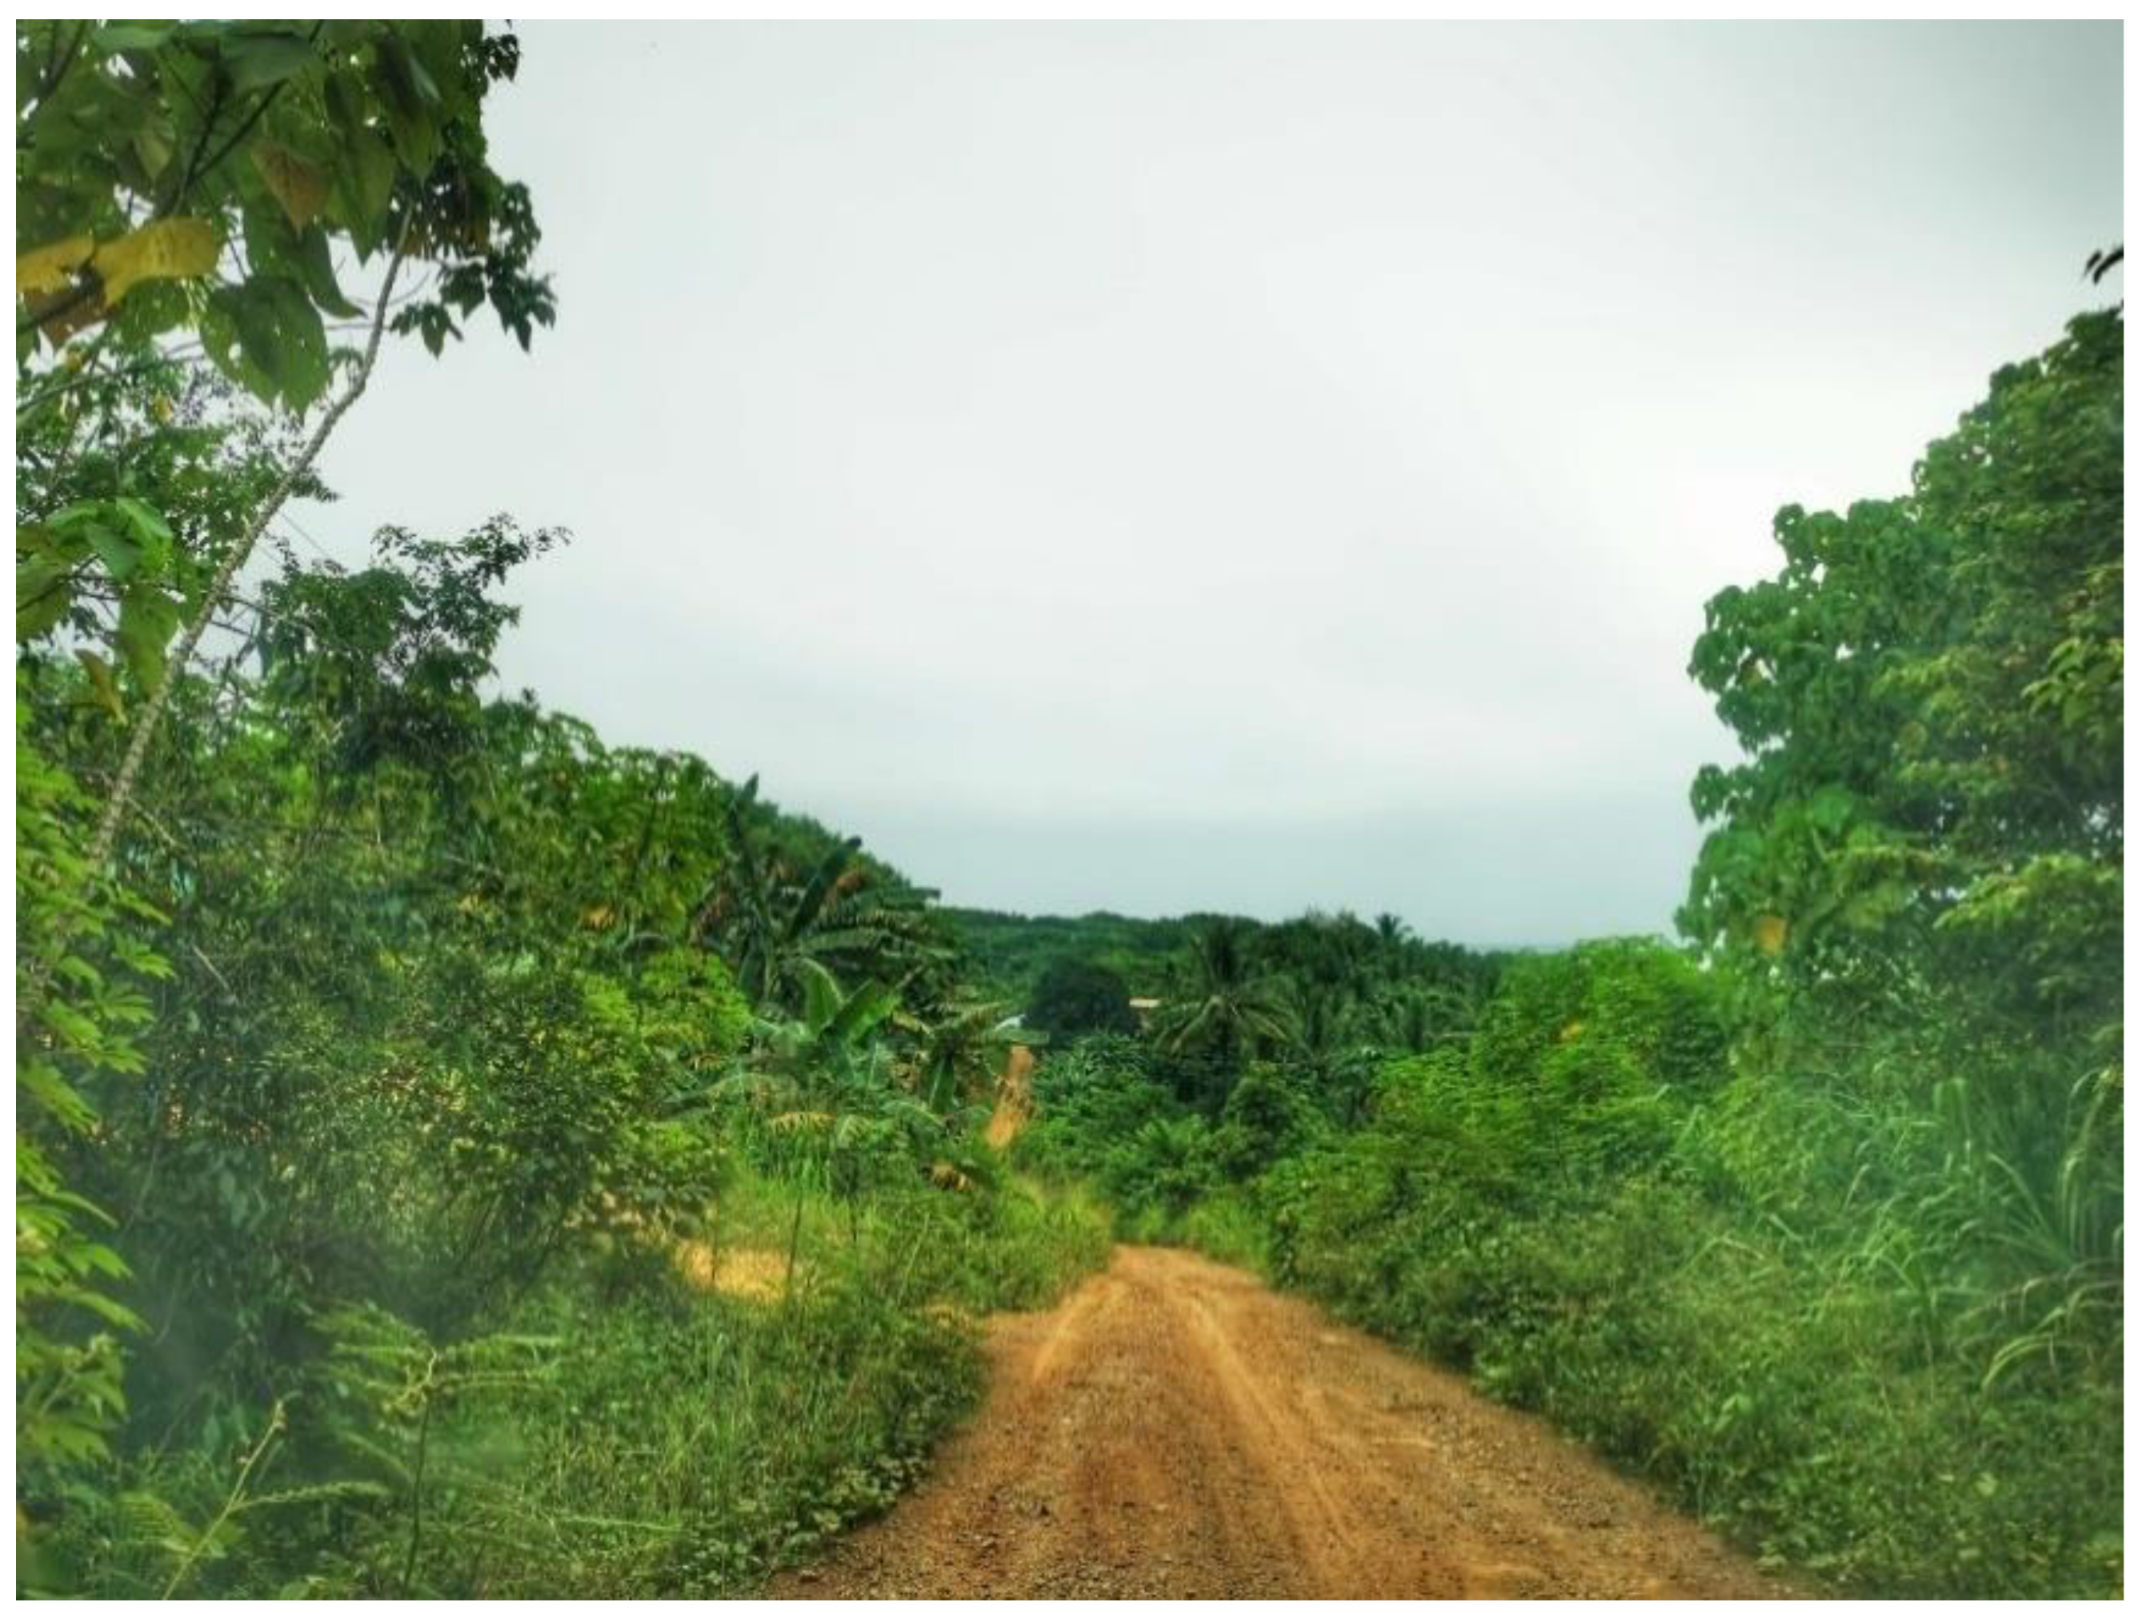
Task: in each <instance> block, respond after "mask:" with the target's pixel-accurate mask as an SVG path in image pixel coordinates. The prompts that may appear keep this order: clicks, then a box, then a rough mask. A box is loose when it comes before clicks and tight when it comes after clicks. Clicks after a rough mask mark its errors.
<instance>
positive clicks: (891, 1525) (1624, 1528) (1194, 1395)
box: [771, 1248, 1792, 1598]
mask: <svg viewBox="0 0 2138 1614" xmlns="http://www.w3.org/2000/svg"><path fill="white" fill-rule="evenodd" d="M989 1354H990V1357H991V1360H992V1367H993V1376H992V1381H991V1388H990V1390H989V1394H988V1400H987V1404H986V1406H985V1408H984V1409H983V1410H982V1411H981V1413H980V1414H979V1416H978V1417H977V1418H976V1419H975V1420H974V1422H973V1424H972V1425H971V1426H970V1427H969V1428H967V1429H966V1430H964V1431H963V1432H961V1433H960V1434H958V1435H957V1436H955V1437H954V1438H953V1439H952V1440H951V1441H950V1442H949V1443H948V1444H947V1445H946V1446H945V1448H944V1450H943V1453H942V1455H941V1458H940V1460H939V1462H938V1464H937V1466H936V1470H935V1472H934V1473H933V1474H932V1475H931V1476H930V1478H929V1479H928V1480H927V1482H926V1483H925V1484H923V1485H922V1487H921V1488H920V1489H919V1490H918V1491H916V1492H915V1493H914V1494H913V1495H912V1496H911V1497H910V1498H908V1499H907V1500H906V1501H905V1502H903V1503H901V1504H900V1505H899V1506H898V1507H897V1508H896V1509H894V1510H893V1511H892V1512H891V1513H890V1514H889V1515H888V1516H887V1517H886V1518H884V1519H881V1520H879V1521H877V1522H876V1523H874V1524H871V1525H868V1526H866V1527H864V1528H863V1529H861V1530H859V1531H857V1532H856V1533H855V1534H853V1535H852V1536H849V1537H848V1538H846V1539H845V1540H844V1541H843V1542H841V1543H840V1544H839V1545H838V1546H837V1547H836V1548H834V1549H833V1551H832V1552H831V1554H830V1555H829V1556H828V1557H827V1558H826V1559H825V1560H824V1561H823V1562H822V1563H820V1564H819V1565H817V1566H815V1567H814V1568H811V1569H805V1570H801V1571H798V1572H792V1573H789V1574H786V1575H783V1576H781V1577H780V1578H779V1579H778V1580H777V1581H776V1582H775V1583H774V1585H773V1586H772V1587H771V1593H772V1595H774V1596H783V1597H821V1598H848V1597H1036V1598H1047V1597H1786V1596H1790V1595H1792V1594H1791V1591H1790V1589H1789V1588H1787V1587H1785V1586H1783V1585H1782V1584H1781V1583H1779V1582H1777V1581H1774V1580H1772V1579H1770V1578H1768V1577H1766V1576H1764V1575H1763V1574H1761V1573H1760V1571H1759V1570H1757V1569H1756V1568H1754V1567H1753V1566H1752V1565H1751V1564H1750V1563H1749V1562H1747V1561H1746V1560H1745V1559H1744V1558H1743V1557H1742V1556H1741V1555H1740V1554H1738V1553H1736V1552H1734V1551H1733V1550H1731V1549H1730V1548H1729V1547H1727V1546H1725V1545H1723V1544H1722V1543H1721V1542H1720V1541H1718V1540H1717V1539H1716V1538H1714V1537H1713V1536H1711V1535H1709V1534H1708V1533H1707V1532H1705V1531H1704V1530H1702V1529H1701V1528H1700V1527H1699V1526H1698V1525H1696V1524H1693V1523H1691V1522H1690V1521H1688V1520H1686V1519H1684V1518H1681V1517H1679V1516H1678V1515H1676V1514H1673V1513H1671V1512H1669V1511H1668V1510H1667V1509H1665V1508H1663V1507H1662V1506H1660V1505H1659V1504H1658V1503H1657V1502H1656V1501H1655V1500H1654V1499H1653V1498H1652V1497H1650V1496H1649V1495H1648V1494H1647V1493H1646V1492H1645V1491H1644V1490H1642V1489H1641V1488H1640V1487H1639V1486H1638V1485H1636V1484H1634V1483H1632V1482H1631V1481H1629V1480H1626V1479H1624V1478H1621V1477H1620V1476H1618V1475H1616V1474H1613V1473H1612V1472H1611V1471H1610V1470H1609V1469H1607V1468H1606V1467H1604V1466H1603V1464H1601V1463H1600V1462H1598V1461H1597V1460H1596V1459H1595V1458H1593V1457H1591V1456H1589V1455H1588V1454H1587V1453H1586V1452H1584V1451H1583V1450H1581V1449H1580V1448H1579V1447H1577V1446H1575V1445H1573V1444H1572V1443H1570V1442H1569V1441H1567V1440H1566V1439H1564V1438H1563V1437H1561V1436H1559V1435H1556V1434H1554V1433H1553V1432H1552V1431H1551V1430H1550V1429H1548V1428H1547V1427H1545V1426H1544V1425H1543V1424H1541V1423H1539V1422H1537V1421H1536V1420H1535V1419H1533V1418H1528V1417H1525V1416H1523V1415H1521V1414H1519V1413H1514V1412H1510V1411H1508V1410H1507V1409H1506V1408H1503V1407H1498V1406H1495V1405H1493V1404H1492V1403H1490V1402H1488V1401H1485V1400H1483V1399H1482V1398H1480V1397H1479V1396H1478V1395H1477V1394H1476V1393H1475V1392H1474V1391H1472V1390H1470V1389H1469V1388H1468V1387H1467V1386H1466V1385H1464V1384H1463V1382H1462V1381H1461V1380H1460V1379H1458V1378H1455V1377H1453V1376H1452V1375H1449V1374H1447V1373H1444V1372H1441V1371H1439V1370H1437V1369H1435V1368H1432V1367H1429V1366H1427V1365H1426V1364H1424V1363H1422V1362H1420V1361H1418V1360H1416V1359H1415V1358H1413V1357H1409V1356H1405V1355H1403V1354H1401V1353H1399V1352H1397V1351H1395V1350H1393V1349H1391V1348H1389V1347H1388V1346H1386V1345H1383V1344H1381V1343H1379V1342H1377V1341H1375V1340H1373V1339H1370V1338H1368V1337H1367V1336H1365V1335H1363V1334H1360V1333H1357V1332H1355V1331H1353V1330H1350V1329H1346V1328H1339V1327H1337V1326H1336V1325H1335V1324H1333V1323H1331V1322H1329V1321H1328V1319H1326V1318H1325V1317H1323V1316H1322V1315H1321V1314H1320V1313H1319V1312H1317V1311H1315V1310H1314V1308H1313V1307H1311V1306H1309V1305H1307V1304H1305V1303H1304V1302H1302V1301H1299V1300H1295V1299H1292V1298H1289V1297H1287V1296H1283V1295H1278V1294H1275V1293H1272V1292H1271V1291H1270V1290H1269V1289H1267V1288H1265V1287H1264V1286H1263V1285H1262V1284H1260V1283H1259V1282H1257V1281H1256V1280H1255V1279H1254V1278H1253V1277H1251V1276H1250V1275H1248V1274H1247V1273H1244V1272H1240V1271H1237V1270H1235V1269H1233V1268H1230V1267H1223V1266H1218V1265H1216V1264H1215V1263H1212V1262H1210V1261H1206V1260H1204V1259H1202V1258H1201V1257H1199V1256H1195V1255H1190V1254H1187V1253H1185V1252H1182V1251H1177V1250H1156V1249H1134V1248H1123V1249H1120V1250H1118V1251H1116V1252H1115V1255H1114V1260H1113V1263H1112V1265H1111V1266H1110V1267H1109V1268H1108V1270H1107V1271H1106V1272H1104V1273H1102V1274H1101V1275H1099V1276H1098V1277H1096V1278H1093V1279H1092V1280H1090V1281H1089V1282H1088V1283H1086V1284H1084V1285H1083V1286H1082V1287H1081V1288H1079V1289H1078V1290H1077V1291H1076V1292H1075V1293H1074V1294H1072V1295H1071V1296H1070V1297H1069V1299H1068V1300H1067V1301H1066V1302H1065V1303H1063V1304H1062V1305H1060V1306H1058V1307H1056V1308H1055V1309H1054V1310H1052V1311H1048V1312H1041V1313H1034V1314H1030V1315H1025V1316H1014V1317H1001V1318H997V1319H995V1320H994V1322H993V1323H991V1324H990V1329H989Z"/></svg>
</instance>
